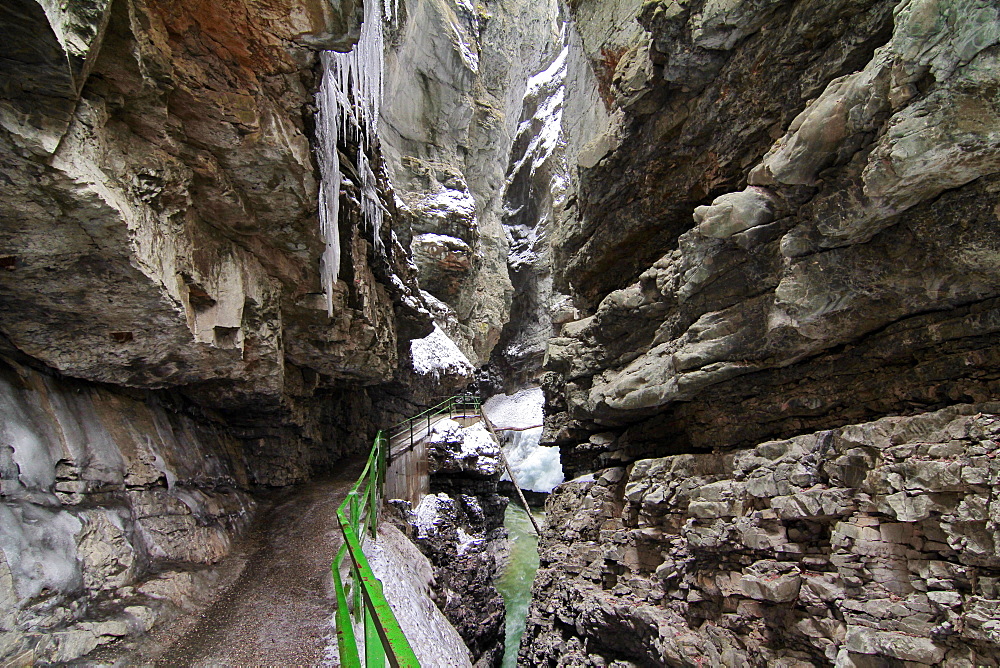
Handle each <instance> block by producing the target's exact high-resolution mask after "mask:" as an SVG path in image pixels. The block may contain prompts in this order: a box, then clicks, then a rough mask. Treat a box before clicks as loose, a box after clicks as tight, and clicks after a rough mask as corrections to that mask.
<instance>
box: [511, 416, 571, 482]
mask: <svg viewBox="0 0 1000 668" xmlns="http://www.w3.org/2000/svg"><path fill="white" fill-rule="evenodd" d="M541 437H542V429H541V427H538V428H535V429H528V430H527V431H513V432H510V433H509V435H508V436H507V444H506V445H505V446H504V449H503V451H504V454H505V455H507V461H508V462H509V463H510V467H511V468H512V469H514V476H515V477H516V478H517V484H518V486H519V487H520V488H521V489H530V490H531V491H533V492H551V491H552V488H553V487H555V486H556V485H558V484H559V483H561V482H562V481H563V479H564V476H563V470H562V463H561V462H560V461H559V448H556V447H546V446H541V445H538V441H539V439H541ZM503 479H504V480H509V478H507V477H506V476H505V477H504V478H503Z"/></svg>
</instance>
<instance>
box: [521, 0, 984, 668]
mask: <svg viewBox="0 0 1000 668" xmlns="http://www.w3.org/2000/svg"><path fill="white" fill-rule="evenodd" d="M570 10H571V14H572V16H573V18H574V21H575V23H576V25H575V28H576V35H575V36H571V39H570V41H569V44H570V49H571V53H570V62H571V63H575V64H576V65H577V69H575V70H573V69H571V73H570V75H569V77H568V78H569V80H570V81H576V82H580V85H581V86H582V87H580V88H574V87H570V88H569V89H568V96H569V97H568V99H567V102H566V112H565V118H564V132H566V133H567V159H568V160H569V161H570V164H571V175H572V188H571V195H570V198H569V204H568V206H567V207H566V210H565V215H562V216H560V217H559V218H558V219H557V225H556V227H555V231H554V233H553V236H552V238H553V256H554V265H553V275H554V282H555V288H556V289H557V290H563V291H566V292H567V293H568V294H570V295H571V296H572V297H573V299H574V302H575V305H576V306H577V307H578V308H579V309H580V310H581V311H582V313H581V315H582V316H583V317H580V318H578V319H576V320H574V321H572V322H569V323H566V324H564V325H563V326H562V327H561V330H560V332H559V335H558V336H557V337H555V338H553V339H552V340H551V341H550V342H549V346H548V350H547V353H546V359H545V370H546V373H545V376H544V386H545V390H546V398H547V407H546V411H547V414H546V430H545V435H544V438H543V442H545V443H547V444H552V445H559V446H560V448H561V451H562V460H563V466H564V468H565V469H566V471H567V477H572V476H579V475H581V474H589V473H593V474H595V475H596V476H597V478H596V482H578V483H570V484H567V485H566V486H565V487H564V488H563V491H562V492H560V493H559V494H557V495H556V496H555V498H554V499H553V500H552V501H551V502H550V507H549V510H550V512H551V513H552V515H553V521H552V522H551V524H550V526H552V527H553V528H552V529H551V530H550V532H549V534H548V536H547V537H546V541H545V543H544V545H545V547H544V548H543V549H544V553H543V556H542V560H543V567H544V568H545V570H544V571H543V574H542V575H541V576H540V577H539V580H538V581H537V582H536V590H535V594H536V597H537V598H536V601H535V602H534V604H533V609H532V610H533V611H532V618H531V620H530V621H529V629H528V633H527V634H526V639H525V641H524V644H523V645H522V660H526V661H528V662H529V663H530V664H531V665H537V664H538V663H543V662H545V661H549V660H554V657H557V656H563V655H564V654H563V653H566V652H570V653H575V654H573V656H580V657H582V656H585V655H587V654H588V653H590V654H594V655H600V656H601V657H604V658H605V659H607V660H608V661H612V660H622V661H631V662H636V663H637V664H638V665H660V664H662V663H667V664H669V665H698V664H699V662H713V663H717V664H722V665H746V664H747V663H751V664H754V665H765V664H767V663H768V662H769V661H770V662H772V663H771V664H770V665H829V664H834V663H835V664H837V665H858V666H868V665H902V662H905V661H909V662H915V663H916V664H926V665H930V664H937V663H941V662H944V663H945V664H946V665H993V664H994V663H996V661H997V660H998V653H997V648H996V638H995V637H993V636H991V635H990V632H984V631H981V629H983V628H990V629H992V628H993V626H994V625H995V623H996V622H995V620H996V615H995V613H994V612H988V611H990V610H993V607H992V606H993V603H992V602H993V601H995V600H996V594H995V593H994V592H993V591H992V589H991V585H989V582H990V578H992V577H993V576H994V572H993V570H992V569H994V568H995V567H996V565H995V564H994V563H993V557H992V552H993V549H994V548H993V542H992V541H993V540H994V539H995V538H994V536H993V535H992V531H993V522H994V520H992V519H991V515H990V511H989V510H988V508H989V504H990V503H991V501H990V499H991V498H992V488H993V486H994V485H995V482H996V481H995V480H994V479H993V478H992V477H990V476H991V475H992V474H989V473H988V470H990V469H989V467H988V466H987V467H986V469H983V470H981V471H979V472H978V473H975V474H973V473H971V472H970V473H969V476H971V477H968V479H965V478H963V477H962V475H963V474H962V471H965V470H966V469H965V468H964V467H965V466H966V465H967V464H966V462H970V463H968V466H970V467H972V468H976V467H979V466H980V465H985V464H987V463H988V461H989V460H990V457H991V455H990V453H991V452H992V447H993V446H992V445H991V443H992V436H990V434H991V433H992V432H991V431H990V429H991V427H990V426H989V425H991V424H992V420H993V419H994V418H992V417H991V415H992V413H993V412H995V411H994V409H993V408H992V407H991V406H990V405H982V404H981V403H980V405H977V406H975V407H973V408H956V406H957V405H960V404H976V403H979V402H988V401H991V400H993V399H994V398H995V397H996V392H997V382H998V379H1000V358H998V355H997V343H998V338H997V336H998V334H997V332H998V329H997V323H998V322H1000V320H998V318H997V314H998V312H997V304H998V302H997V298H998V297H1000V292H998V289H997V285H1000V283H998V280H997V279H998V275H997V272H998V267H1000V264H998V263H997V261H996V259H997V257H998V249H1000V247H998V238H997V236H996V234H995V233H994V230H995V228H996V224H997V221H998V218H1000V209H998V204H1000V201H998V194H997V193H998V192H1000V150H998V147H1000V143H998V139H1000V134H998V133H1000V98H998V97H997V90H998V88H997V72H998V71H1000V70H998V69H997V64H998V63H997V58H998V56H1000V13H998V12H1000V10H998V9H997V7H996V6H995V5H994V3H987V2H977V1H974V0H901V1H896V0H888V1H885V2H882V1H880V0H843V1H841V0H838V1H835V2H813V1H811V0H797V1H784V0H776V1H773V2H771V1H764V2H756V1H755V2H744V1H740V0H731V1H726V2H715V1H704V2H703V1H701V0H690V1H682V0H678V1H676V2H675V1H674V0H653V1H650V2H643V3H640V2H632V1H629V0H620V1H617V2H596V1H593V0H577V1H574V2H571V3H570ZM622 26H628V27H627V28H626V29H622V28H621V27H622ZM588 70H589V71H588ZM574 72H575V73H574ZM588 82H589V84H588ZM592 100H598V101H599V104H601V105H603V109H601V110H599V111H598V112H594V111H593V108H592V106H588V104H587V102H588V101H592ZM572 133H575V134H576V136H573V134H572ZM935 411H938V412H935ZM940 411H944V412H940ZM956 411H957V412H956ZM970 411H971V412H970ZM980 412H981V413H982V414H983V415H982V416H979V417H974V416H977V415H978V414H979V413H980ZM886 416H913V417H911V418H907V419H909V420H912V422H907V421H906V420H904V419H903V418H891V419H890V421H889V422H885V421H884V420H881V419H882V418H885V417H886ZM900 420H902V421H900ZM872 421H876V422H872ZM908 424H912V425H914V426H912V429H913V430H916V431H915V432H910V431H907V430H908V429H911V427H905V426H902V425H908ZM848 425H855V426H853V427H851V426H848ZM895 429H899V430H901V431H900V433H898V434H897V433H896V432H894V431H893V430H895ZM896 448H899V449H898V450H896ZM980 457H982V458H983V459H977V458H980ZM909 460H912V461H909ZM973 461H975V462H979V463H971V462H973ZM843 467H846V469H844V468H843ZM800 469H801V471H800ZM946 470H947V471H950V473H948V474H947V475H945V474H944V473H943V472H944V471H946ZM800 472H801V473H802V475H801V476H800V475H799V473H800ZM938 473H940V475H938ZM980 474H982V475H980ZM768 476H772V477H771V478H768ZM942 476H944V477H942ZM953 477H954V479H952V478H953ZM946 478H947V479H946ZM767 480H772V482H766V481H767ZM698 481H700V482H698ZM757 482H761V485H760V486H757ZM689 485H690V486H689ZM699 487H701V489H700V491H699V489H697V488H699ZM702 494H704V496H701V495H702ZM835 499H836V500H835ZM730 502H732V504H733V505H732V506H728V505H727V504H729V503H730ZM894 504H895V505H894ZM581 507H583V508H589V509H598V510H599V512H600V513H601V517H600V518H591V517H589V516H587V515H586V513H585V512H584V511H580V510H579V508H581ZM789 546H790V547H789ZM570 576H571V577H572V579H571V580H569V581H568V582H567V583H560V582H559V581H558V580H559V577H570ZM727 578H728V579H727ZM819 583H822V584H819ZM800 585H801V586H800ZM814 585H815V586H814ZM827 585H829V589H825V587H827ZM574 587H579V588H580V591H581V592H582V593H580V594H577V593H574ZM779 590H780V591H779ZM897 606H898V607H897ZM580 661H581V662H584V665H588V664H586V660H584V659H582V658H581V659H580ZM590 661H591V664H589V665H604V664H601V663H600V662H599V661H598V660H597V659H593V660H590ZM907 665H914V664H913V663H910V664H907Z"/></svg>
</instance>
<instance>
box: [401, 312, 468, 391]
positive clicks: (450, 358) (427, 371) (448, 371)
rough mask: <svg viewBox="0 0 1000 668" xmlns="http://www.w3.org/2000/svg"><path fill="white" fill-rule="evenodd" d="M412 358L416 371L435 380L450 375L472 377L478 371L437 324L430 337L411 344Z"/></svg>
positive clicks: (416, 340) (415, 340)
mask: <svg viewBox="0 0 1000 668" xmlns="http://www.w3.org/2000/svg"><path fill="white" fill-rule="evenodd" d="M410 356H411V357H412V358H413V370H414V371H416V372H417V373H419V374H421V375H424V376H433V377H434V379H435V380H440V379H441V376H448V375H454V376H466V377H471V376H472V374H473V373H475V370H476V369H475V367H473V366H472V363H471V362H469V358H468V357H466V356H465V355H464V354H463V353H462V351H461V350H459V349H458V346H456V345H455V342H454V341H452V340H451V339H450V338H448V335H447V334H445V333H444V330H442V329H441V328H440V327H439V326H438V325H436V324H435V325H434V331H433V332H431V333H430V334H429V335H428V336H426V337H424V338H422V339H414V340H413V341H411V342H410Z"/></svg>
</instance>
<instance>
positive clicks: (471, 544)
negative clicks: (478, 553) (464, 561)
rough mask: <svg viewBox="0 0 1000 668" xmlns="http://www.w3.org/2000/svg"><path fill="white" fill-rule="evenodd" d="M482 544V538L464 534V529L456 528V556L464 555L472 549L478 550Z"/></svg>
mask: <svg viewBox="0 0 1000 668" xmlns="http://www.w3.org/2000/svg"><path fill="white" fill-rule="evenodd" d="M482 544H483V538H482V537H481V536H477V535H476V534H472V533H466V532H465V529H463V528H462V527H458V554H459V556H461V555H463V554H465V553H466V552H468V551H469V550H470V549H472V548H477V549H478V548H479V546H481V545H482Z"/></svg>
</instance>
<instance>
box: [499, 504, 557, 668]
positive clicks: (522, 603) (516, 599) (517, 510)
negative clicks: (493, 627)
mask: <svg viewBox="0 0 1000 668" xmlns="http://www.w3.org/2000/svg"><path fill="white" fill-rule="evenodd" d="M532 514H533V515H534V516H535V521H537V522H538V523H539V525H543V523H544V520H545V517H544V515H543V514H542V513H541V512H540V511H535V512H534V513H532ZM504 526H505V527H507V533H508V535H509V537H510V557H509V559H508V561H507V565H506V568H505V569H504V572H503V574H502V575H501V576H500V577H499V578H498V579H497V581H496V585H497V589H499V590H500V594H501V595H502V596H503V600H504V603H505V604H506V606H507V621H506V629H505V637H504V647H505V649H504V655H503V668H514V666H516V665H517V649H518V646H519V645H520V644H521V636H522V635H523V634H524V623H525V619H526V618H527V616H528V604H529V603H530V602H531V583H532V581H533V580H534V579H535V571H537V570H538V537H537V536H536V535H535V534H534V531H533V529H532V527H531V521H530V520H529V519H528V514H527V513H526V512H525V511H524V509H523V508H521V507H520V506H517V505H515V504H514V503H511V504H509V505H508V506H507V513H506V515H505V516H504Z"/></svg>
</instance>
